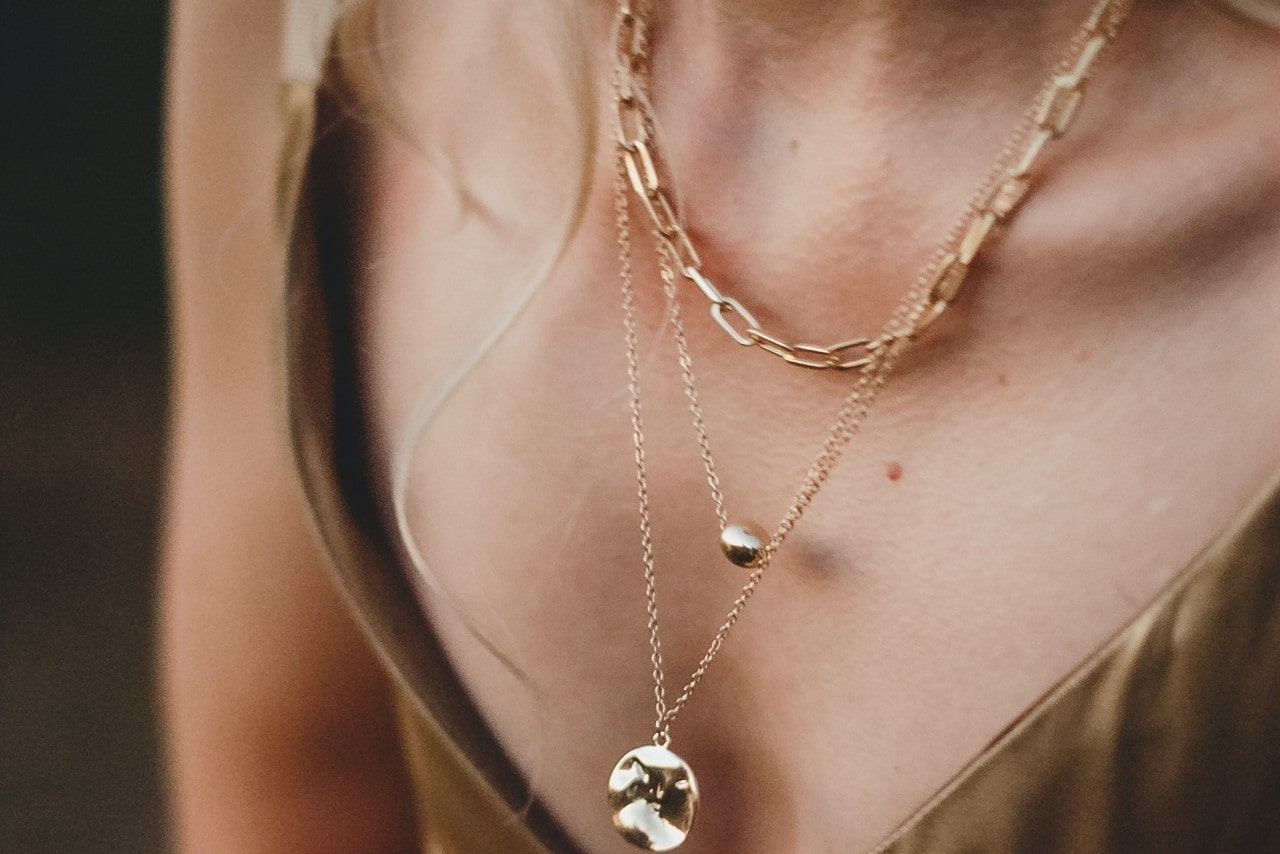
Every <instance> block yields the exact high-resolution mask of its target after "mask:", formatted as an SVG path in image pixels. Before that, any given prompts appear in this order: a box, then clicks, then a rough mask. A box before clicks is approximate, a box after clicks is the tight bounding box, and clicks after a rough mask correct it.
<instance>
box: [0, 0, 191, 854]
mask: <svg viewBox="0 0 1280 854" xmlns="http://www.w3.org/2000/svg"><path fill="white" fill-rule="evenodd" d="M165 15H166V9H165V7H164V5H163V4H161V3H159V2H156V0H94V2H88V0H54V2H49V0H6V2H4V3H3V4H0V62H2V63H3V71H2V72H0V87H3V90H2V91H3V100H2V101H0V176H2V178H0V182H2V183H0V211H3V221H0V852H5V854H46V852H51V853H52V852H56V854H70V853H71V852H76V854H79V852H90V854H96V853H97V852H104V854H114V852H130V854H138V852H155V851H163V850H164V849H165V844H164V836H165V834H164V828H163V821H162V818H161V786H160V764H159V760H158V751H157V746H158V739H157V736H156V723H155V709H154V705H155V686H154V679H153V674H152V670H153V666H152V657H153V636H154V628H153V618H152V601H153V598H154V587H155V576H154V557H155V551H156V547H155V531H156V522H157V518H158V507H157V493H158V485H159V478H160V473H161V449H162V443H163V430H164V417H165V416H164V389H165V374H164V371H165V367H164V366H165V344H164V284H163V248H162V237H161V226H160V178H159V167H158V164H159V152H160V129H159V127H160V112H161V109H160V105H161V82H162V76H163V75H162V63H163V54H164V37H165Z"/></svg>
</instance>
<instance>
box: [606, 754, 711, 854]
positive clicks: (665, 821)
mask: <svg viewBox="0 0 1280 854" xmlns="http://www.w3.org/2000/svg"><path fill="white" fill-rule="evenodd" d="M609 806H610V807H612V808H613V826H614V827H616V828H617V829H618V832H619V833H621V834H622V838H623V839H625V840H627V841H628V842H630V843H631V844H632V845H634V846H636V847H637V848H643V849H645V850H646V851H670V850H672V849H673V848H678V847H679V846H680V845H682V844H683V843H684V840H685V837H686V836H688V835H689V830H690V828H692V827H693V818H694V815H695V814H696V813H697V811H698V782H697V780H695V779H694V778H693V769H692V768H690V767H689V765H688V763H686V762H685V761H684V760H683V759H681V758H680V757H679V756H676V755H675V754H674V753H672V752H671V751H670V750H668V749H667V748H665V747H659V746H658V745H656V744H646V745H645V746H644V747H637V748H636V749H635V750H633V751H631V752H630V753H628V754H627V755H626V756H624V757H622V758H621V759H619V760H618V764H617V765H615V766H614V768H613V773H612V774H610V775H609Z"/></svg>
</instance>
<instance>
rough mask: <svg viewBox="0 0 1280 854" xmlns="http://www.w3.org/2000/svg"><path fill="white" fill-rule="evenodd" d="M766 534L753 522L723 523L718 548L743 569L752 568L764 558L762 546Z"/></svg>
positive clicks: (763, 545)
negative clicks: (741, 523) (742, 523)
mask: <svg viewBox="0 0 1280 854" xmlns="http://www.w3.org/2000/svg"><path fill="white" fill-rule="evenodd" d="M767 538H768V534H766V533H765V532H764V529H763V528H761V527H760V526H759V525H757V524H755V523H754V522H747V523H746V524H744V525H738V524H734V525H725V526H724V530H723V531H721V532H720V550H721V551H723V552H724V556H725V557H727V558H728V559H729V562H730V563H732V564H735V565H736V566H741V567H743V568H745V569H754V568H755V567H757V566H759V565H760V562H761V561H762V560H764V547H765V544H766V542H767Z"/></svg>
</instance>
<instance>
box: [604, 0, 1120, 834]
mask: <svg viewBox="0 0 1280 854" xmlns="http://www.w3.org/2000/svg"><path fill="white" fill-rule="evenodd" d="M1133 2H1134V0H1099V2H1097V3H1096V5H1095V6H1094V7H1093V8H1092V9H1091V11H1090V12H1089V15H1088V17H1087V18H1086V20H1085V22H1084V23H1083V24H1082V25H1081V27H1080V29H1079V30H1078V31H1077V32H1076V34H1075V36H1074V37H1073V38H1072V40H1071V42H1070V44H1069V46H1068V49H1067V50H1066V52H1065V55H1064V58H1063V59H1062V60H1061V62H1059V63H1058V65H1057V67H1056V68H1055V70H1054V72H1053V74H1052V75H1051V76H1050V77H1049V79H1048V81H1047V82H1046V83H1045V84H1044V86H1043V87H1042V88H1041V90H1040V92H1039V94H1038V95H1037V97H1036V99H1035V100H1034V101H1033V103H1032V106H1031V107H1030V109H1029V110H1028V111H1027V113H1026V115H1025V116H1024V117H1023V119H1022V120H1021V121H1020V122H1019V123H1018V124H1017V125H1016V126H1015V128H1014V131H1013V133H1012V134H1011V135H1010V137H1009V141H1008V142H1007V143H1006V144H1005V146H1004V148H1003V149H1002V151H1001V153H1000V154H999V156H997V158H996V160H995V162H994V164H993V165H992V168H991V170H990V172H989V174H988V176H987V177H986V178H985V179H984V181H983V182H982V183H981V184H980V185H979V188H978V191H977V192H976V193H975V194H974V196H973V198H972V200H971V201H970V203H969V204H968V205H967V206H966V208H965V210H964V212H963V214H962V215H961V217H960V218H959V219H958V221H957V224H956V226H955V227H954V228H953V229H952V230H951V233H949V234H948V235H947V237H946V239H945V240H943V242H942V243H941V244H940V245H939V247H938V249H937V250H936V251H935V253H934V256H933V258H932V259H931V260H930V261H929V262H928V263H927V264H926V265H925V266H924V268H923V269H922V270H921V271H920V274H919V275H918V276H917V279H916V282H915V284H914V285H913V286H912V287H911V288H909V289H908V290H907V292H906V293H905V294H904V295H903V298H902V300H901V301H900V302H899V304H898V306H897V308H896V309H895V310H894V312H893V314H892V316H891V317H890V318H889V320H888V321H887V322H886V323H885V324H884V327H883V328H882V329H881V331H880V332H879V333H878V334H877V335H876V336H874V337H857V338H850V339H847V340H844V341H840V342H837V343H835V344H832V345H830V346H825V347H823V346H816V345H809V344H792V343H788V342H786V341H784V340H782V339H780V338H778V337H776V336H774V335H771V334H769V333H767V332H766V331H764V330H763V329H761V328H760V326H759V324H758V323H757V322H756V320H755V318H754V316H753V315H752V314H751V312H750V311H749V310H748V309H747V308H746V307H745V306H743V305H742V304H741V303H739V302H738V301H737V300H735V299H734V298H732V297H730V296H727V295H725V294H724V293H723V292H721V291H720V289H719V288H717V287H716V286H715V285H714V284H713V283H712V282H711V280H710V279H709V278H708V277H707V276H706V275H705V274H704V273H703V271H702V262H701V259H700V258H699V256H698V253H697V250H696V248H695V247H694V245H693V242H692V241H691V239H690V237H689V234H688V232H687V231H686V229H685V228H684V226H683V224H682V222H681V220H680V216H679V213H678V211H677V210H676V208H675V207H674V206H673V204H672V203H671V196H670V195H669V194H668V193H667V191H666V190H665V189H664V187H663V185H662V180H661V176H660V172H659V169H658V163H659V160H658V158H657V157H655V151H656V146H655V134H654V121H653V114H652V112H651V110H650V107H649V93H648V86H647V71H648V59H649V55H648V32H647V31H648V21H647V14H646V12H647V10H646V9H642V8H640V7H633V6H632V5H631V3H630V2H629V0H620V2H619V8H618V14H617V24H616V29H615V39H616V41H615V49H616V51H617V56H616V64H615V81H614V85H615V107H616V111H617V140H616V143H617V145H616V167H617V168H616V173H615V179H614V220H615V228H616V230H617V245H618V275H619V281H620V284H621V289H622V306H623V320H624V328H625V344H626V354H627V379H628V391H629V395H630V414H631V434H632V445H633V450H634V453H635V469H636V487H637V498H638V503H639V518H640V543H641V558H642V564H643V567H644V580H645V602H646V612H647V615H648V634H649V648H650V664H651V665H652V677H653V696H654V711H655V719H654V733H653V738H652V741H651V743H650V744H647V745H644V746H642V747H638V748H636V749H634V750H632V751H629V752H628V753H627V754H626V755H625V756H623V757H622V759H621V760H619V761H618V763H617V764H616V765H615V766H614V769H613V771H612V773H611V774H610V776H609V782H608V798H609V804H610V806H611V807H612V809H613V811H614V812H613V821H614V826H615V827H616V828H617V829H618V831H619V832H620V833H621V834H622V836H623V837H624V838H625V839H627V841H629V842H631V843H632V844H634V845H636V846H637V847H640V848H644V849H647V850H650V851H670V850H672V849H674V848H676V847H678V846H679V845H681V844H683V842H684V840H685V839H686V837H687V835H688V833H689V831H690V829H691V828H692V826H693V821H694V818H695V816H696V813H697V806H698V799H699V794H698V785H697V781H696V778H695V777H694V775H693V771H692V769H691V768H690V767H689V765H688V763H686V762H685V761H684V760H683V759H681V758H680V757H679V756H677V755H676V754H675V753H674V752H672V751H671V750H670V744H671V725H672V723H673V722H674V720H675V718H676V717H677V716H678V715H679V714H680V712H681V711H682V710H683V709H684V707H685V705H686V704H687V703H688V701H689V699H690V697H692V695H693V692H694V690H695V689H696V688H697V687H698V685H699V684H700V683H701V681H702V678H703V676H704V675H705V674H706V672H707V670H708V668H709V667H710V665H711V662H712V661H713V660H714V659H715V657H716V655H717V654H718V653H719V651H720V648H721V646H722V645H723V644H724V641H725V639H726V638H727V637H728V635H729V633H730V631H731V630H732V629H733V626H734V625H735V624H736V623H737V621H738V618H739V617H740V616H741V614H742V612H743V610H744V609H745V608H746V606H747V604H748V602H749V601H750V599H751V597H752V596H753V594H754V593H755V591H756V589H757V587H758V586H759V583H760V581H761V579H762V578H763V577H764V574H765V572H766V570H767V569H768V568H769V565H770V564H771V562H772V560H773V557H774V555H775V554H776V553H777V551H778V549H779V547H780V546H781V545H782V543H783V541H784V540H785V539H786V538H787V536H788V535H789V534H790V533H791V531H792V529H793V528H794V527H795V525H796V523H797V522H799V520H800V518H801V516H803V514H804V512H805V510H806V509H807V507H808V506H809V504H810V503H811V502H812V500H813V498H814V497H815V496H816V495H817V493H818V491H819V490H820V489H821V488H822V485H823V484H824V483H825V482H826V480H827V478H828V477H829V476H830V474H831V472H832V471H833V470H834V468H835V465H836V463H837V462H838V461H839V459H840V457H841V455H842V454H843V452H844V449H845V448H846V447H847V446H848V444H849V443H850V442H851V441H852V440H853V438H854V436H855V435H856V434H857V433H858V430H859V429H860V427H861V425H862V423H863V421H865V419H866V417H867V415H868V414H869V412H870V410H871V408H872V406H873V405H874V403H875V400H876V396H877V394H878V393H879V391H880V389H881V388H882V387H883V386H884V384H885V382H886V381H887V380H888V377H889V375H890V373H891V372H892V370H893V367H894V365H895V363H896V361H897V359H898V357H899V356H900V355H901V354H902V352H903V351H904V350H905V349H906V348H907V347H908V346H909V345H910V343H911V342H912V341H914V340H915V339H916V338H918V336H919V335H920V334H922V333H923V332H924V331H925V330H926V329H927V328H929V327H930V326H931V325H932V324H933V323H934V322H936V321H937V319H938V318H939V317H940V316H941V315H942V313H943V312H944V311H945V310H946V308H947V306H948V305H950V304H951V303H952V302H953V301H954V300H955V299H956V297H957V295H958V294H959V292H960V288H961V286H962V285H963V283H964V281H965V278H966V277H967V275H968V272H969V268H970V265H971V264H972V262H973V260H974V258H975V257H976V256H977V255H978V253H979V251H980V250H981V249H982V247H983V245H984V243H985V242H986V240H987V239H988V237H989V236H990V235H991V234H992V232H993V231H994V229H995V227H996V226H997V224H999V223H1002V222H1004V221H1007V220H1008V219H1009V218H1010V217H1011V216H1012V215H1013V213H1014V212H1015V211H1016V210H1017V208H1018V207H1019V205H1020V204H1021V203H1022V202H1023V201H1024V200H1025V198H1026V196H1027V194H1028V193H1029V191H1030V189H1031V183H1030V178H1031V175H1032V171H1033V169H1034V166H1035V164H1036V162H1037V160H1038V158H1039V156H1040V153H1041V152H1042V151H1043V149H1044V147H1045V146H1046V144H1047V143H1048V142H1049V141H1050V140H1053V139H1056V138H1058V137H1061V136H1062V135H1063V134H1064V133H1065V132H1066V130H1067V128H1068V127H1069V125H1070V124H1071V122H1072V120H1073V118H1074V117H1075V115H1076V113H1077V110H1078V108H1079V106H1080V103H1081V100H1082V99H1083V96H1084V90H1085V86H1086V83H1087V82H1088V79H1089V76H1090V74H1091V71H1092V69H1093V67H1094V64H1095V62H1096V60H1097V59H1098V57H1099V56H1100V55H1101V53H1102V52H1103V50H1104V49H1105V48H1106V47H1107V46H1108V45H1109V44H1110V43H1111V42H1112V41H1113V40H1114V39H1115V37H1116V36H1117V35H1118V33H1119V30H1120V27H1121V25H1122V24H1123V22H1124V20H1125V19H1126V17H1127V16H1128V13H1129V10H1130V8H1131V7H1132V5H1133ZM632 192H634V194H635V195H636V197H637V198H638V200H639V201H640V203H641V205H642V207H643V208H644V210H645V212H646V213H647V214H648V216H649V220H650V224H651V226H652V231H653V234H654V239H655V243H656V245H657V252H658V261H659V272H660V275H661V278H662V281H663V289H664V292H665V295H666V300H667V306H668V313H669V317H670V320H671V325H672V333H673V338H674V340H675V343H676V348H677V352H678V355H679V365H680V370H681V378H682V381H683V383H684V387H685V394H686V397H687V399H688V402H689V409H690V413H691V415H692V418H693V425H694V432H695V435H696V438H697V441H698V445H699V448H700V450H701V455H702V461H703V466H704V470H705V473H706V480H707V484H708V486H709V488H710V491H711V497H712V503H713V505H714V507H715V511H716V516H717V518H718V520H719V523H720V527H721V548H722V550H723V551H724V553H725V555H726V557H728V559H729V560H730V561H731V562H733V563H735V564H737V565H739V566H742V567H746V568H749V569H751V572H750V574H749V575H748V576H747V580H746V582H745V583H744V585H743V587H742V589H741V591H740V592H739V594H738V596H737V598H736V599H735V600H734V601H733V604H732V607H731V608H730V609H729V611H728V613H727V614H726V615H725V618H724V620H723V621H722V622H721V624H720V627H719V629H718V630H717V631H716V633H715V635H714V636H713V637H712V639H711V642H710V644H709V645H708V647H707V650H706V652H705V653H704V654H703V656H702V658H701V659H700V660H699V662H698V664H697V666H696V667H695V668H694V670H693V673H692V674H691V675H690V677H689V679H688V680H687V681H686V683H685V684H684V687H683V688H682V689H681V691H680V693H679V695H677V697H676V698H675V700H674V701H673V702H672V703H670V705H668V702H667V695H666V688H665V683H666V678H665V673H664V670H663V661H662V644H661V638H660V632H659V620H658V604H657V574H656V570H655V565H654V549H653V533H652V522H651V516H650V508H649V485H648V475H647V466H646V458H645V439H644V428H643V420H642V408H641V398H640V379H639V350H638V331H637V329H638V325H637V322H636V317H635V298H634V281H633V271H632V245H631V216H630V195H631V193H632ZM681 277H683V278H684V279H686V280H688V281H690V282H692V283H693V284H694V285H695V286H696V287H697V289H698V290H699V291H700V292H701V293H702V294H703V295H704V296H705V297H706V298H707V300H708V301H709V302H710V312H711V316H712V318H713V320H715V322H716V323H717V324H718V325H719V326H720V327H721V328H722V329H723V330H724V331H725V333H726V334H727V335H728V336H729V337H730V338H731V339H732V340H733V341H734V342H735V343H737V344H739V345H740V346H743V347H758V348H760V349H762V350H764V351H765V352H767V353H770V354H772V355H774V356H777V357H779V358H781V359H783V360H784V361H786V362H787V363H789V364H792V365H796V366H798V367H804V368H810V369H815V370H828V369H835V370H850V371H856V378H855V379H854V382H853V387H852V389H851V390H850V392H849V394H848V395H847V397H846V398H845V400H844V403H843V405H842V407H841V409H840V412H839V414H838V415H837V417H836V420H835V423H834V424H833V425H832V427H831V429H830V431H829V432H828V435H827V438H826V439H825V440H824V442H823V445H822V449H821V451H820V453H819V454H818V456H817V458H816V459H815V460H814V462H813V464H812V465H811V466H810V468H809V471H808V473H807V474H806V476H805V479H804V481H803V483H802V484H801V486H800V488H799V489H798V491H797V492H796V494H795V497H794V498H793V499H792V502H791V505H790V507H789V508H788V509H787V511H786V513H785V514H784V516H783V518H782V520H781V521H780V522H779V523H778V526H777V527H776V528H775V530H774V532H773V534H772V535H768V534H766V533H765V532H764V530H763V529H762V528H760V527H759V526H758V525H755V524H752V523H741V524H732V523H730V522H729V520H728V514H727V512H726V511H725V500H724V495H723V492H722V491H721V489H720V483H719V477H718V476H717V474H716V469H715V462H714V458H713V457H712V454H711V445H710V441H709V439H708V437H707V430H706V424H705V421H704V419H703V417H702V409H701V404H700V402H699V398H698V392H697V385H696V382H695V377H694V373H693V361H692V357H691V355H690V352H689V346H688V340H687V337H686V335H685V331H684V325H683V322H682V320H681V317H680V309H679V301H678V299H677V296H678V295H677V293H676V290H677V283H678V280H679V278H681ZM734 318H737V322H738V323H739V324H740V326H735V325H734V323H735V321H734Z"/></svg>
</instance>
